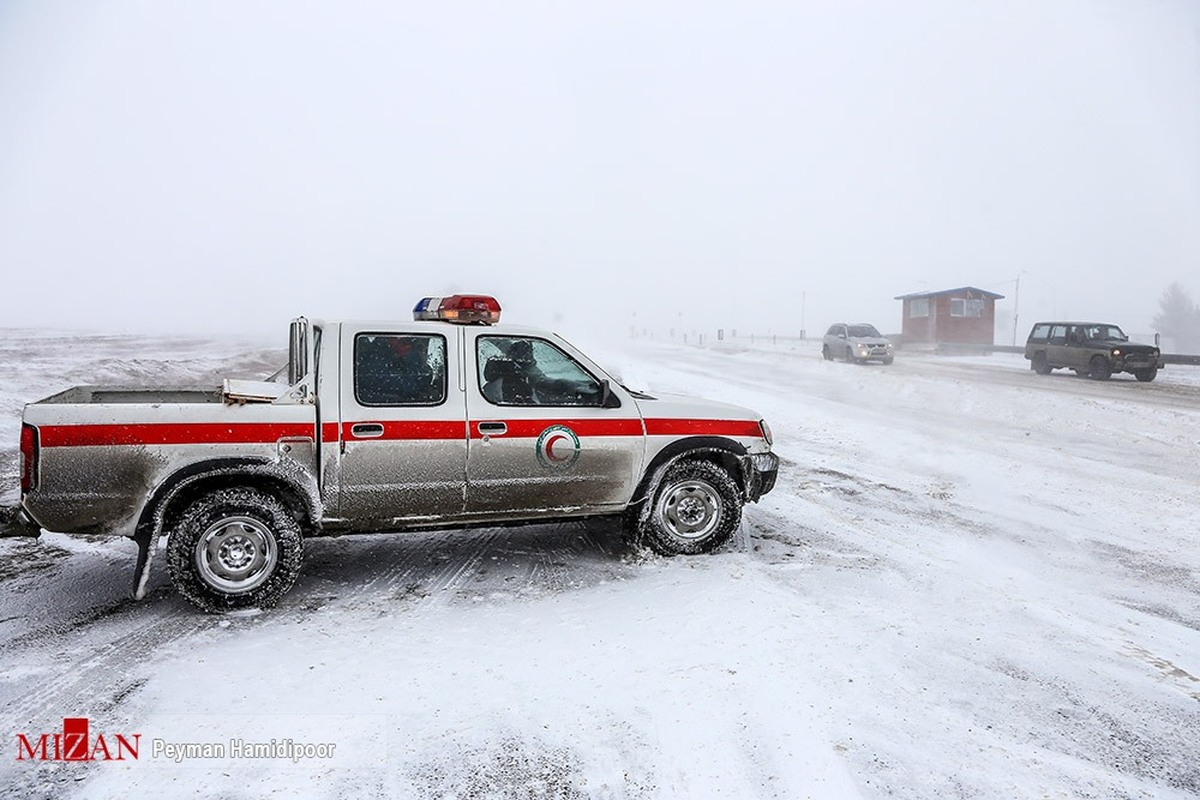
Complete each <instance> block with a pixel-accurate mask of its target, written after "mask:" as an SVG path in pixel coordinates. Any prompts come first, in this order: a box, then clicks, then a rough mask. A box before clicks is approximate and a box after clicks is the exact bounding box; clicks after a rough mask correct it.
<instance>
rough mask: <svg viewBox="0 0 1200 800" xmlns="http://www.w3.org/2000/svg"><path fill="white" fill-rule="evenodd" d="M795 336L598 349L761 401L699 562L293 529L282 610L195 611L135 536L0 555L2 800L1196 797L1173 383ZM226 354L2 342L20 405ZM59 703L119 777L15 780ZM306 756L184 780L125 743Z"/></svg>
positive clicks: (527, 532) (1189, 405) (542, 539)
mask: <svg viewBox="0 0 1200 800" xmlns="http://www.w3.org/2000/svg"><path fill="white" fill-rule="evenodd" d="M818 350H819V343H816V342H806V343H801V344H788V345H781V346H778V347H773V346H764V345H761V344H760V345H759V346H758V347H746V346H744V345H738V344H733V343H725V344H724V345H723V346H722V347H721V348H719V349H718V348H707V349H701V348H693V347H683V346H675V345H669V344H663V343H655V342H646V341H639V342H632V343H630V344H629V345H628V346H626V347H619V348H616V347H615V348H612V350H611V352H609V353H599V354H598V355H600V356H601V360H602V361H605V362H606V363H609V364H610V365H611V366H613V367H617V368H618V369H619V371H620V372H621V373H622V375H623V376H624V378H625V379H626V382H629V383H637V384H640V385H641V386H643V387H645V388H648V389H650V390H651V391H654V390H658V391H666V390H671V391H684V392H690V393H695V394H700V395H704V396H708V397H711V398H712V399H719V400H727V401H732V402H737V403H741V404H743V405H748V406H751V407H753V408H756V409H758V410H759V411H760V412H761V413H763V414H764V415H765V416H766V418H767V419H768V420H769V421H770V423H771V424H772V426H773V428H774V431H775V438H776V450H777V452H778V453H779V454H780V455H781V457H782V459H783V464H782V466H781V469H780V476H779V483H778V485H777V487H776V489H775V491H774V492H773V493H771V494H769V495H768V496H767V497H765V498H764V499H763V501H762V502H761V503H759V504H757V505H752V506H749V507H748V508H747V509H746V513H745V517H744V523H743V532H742V535H740V536H739V537H737V539H735V542H734V543H733V544H732V545H731V546H730V547H729V548H728V549H727V550H726V551H724V552H721V553H719V554H716V555H713V556H702V557H692V558H676V559H666V558H660V557H657V556H654V555H651V554H649V553H646V552H642V551H637V550H631V549H629V548H627V547H626V546H624V545H623V543H622V542H621V539H620V535H619V531H617V530H616V529H615V528H614V527H613V526H610V525H604V524H588V525H584V524H576V523H572V524H566V525H551V526H540V527H529V528H518V529H493V530H483V531H472V532H461V531H458V532H455V531H450V532H438V533H421V534H409V535H379V536H374V537H369V536H354V537H345V538H339V539H325V540H315V541H311V542H310V543H309V544H308V548H307V563H306V566H305V570H304V572H303V573H302V574H301V577H300V579H299V581H298V582H297V584H296V586H295V588H294V589H293V590H292V591H291V592H290V594H288V595H287V596H286V597H285V598H284V601H283V603H282V605H281V606H280V607H278V608H276V609H272V610H270V611H266V612H263V613H258V614H242V615H230V616H225V617H216V616H205V615H201V614H199V613H197V612H195V611H194V610H193V609H192V608H191V607H190V606H188V605H187V604H186V603H185V602H184V601H183V600H181V599H180V598H179V597H177V596H176V595H175V593H174V591H173V589H172V588H171V586H170V584H169V582H168V580H167V576H166V570H165V567H164V564H163V562H162V561H161V560H160V561H159V562H158V563H157V564H156V567H157V569H156V571H155V573H154V575H153V577H152V579H151V587H152V588H151V591H150V594H149V596H148V598H147V599H146V600H145V601H142V602H140V603H134V602H131V601H130V600H129V599H128V598H129V591H130V584H131V581H132V568H133V560H134V550H135V548H134V546H133V544H132V543H131V542H128V541H125V540H112V539H83V538H70V537H65V536H61V535H55V534H45V535H43V536H42V537H41V539H39V540H31V539H0V576H3V587H4V591H3V592H2V593H0V720H2V724H0V732H2V733H3V736H4V741H5V742H6V743H7V744H6V745H5V748H6V749H5V754H4V756H3V757H2V758H0V793H3V795H4V796H6V797H14V798H41V797H44V798H73V797H89V798H90V797H95V798H107V797H118V796H129V797H142V796H156V797H205V798H207V797H211V798H262V797H280V798H290V797H311V798H331V799H333V798H347V797H374V798H385V797H387V798H390V797H405V798H409V797H411V798H508V797H512V798H706V797H727V798H774V797H777V798H806V797H812V798H856V797H862V798H883V797H895V798H912V800H924V799H925V798H1047V797H1049V798H1076V797H1079V798H1085V797H1086V798H1185V797H1196V796H1197V795H1198V794H1200V677H1197V676H1200V533H1198V531H1200V493H1198V488H1200V458H1197V453H1198V450H1200V367H1183V366H1169V367H1168V368H1167V369H1166V370H1164V371H1163V372H1162V374H1161V375H1160V377H1159V380H1158V381H1156V382H1154V383H1151V384H1140V383H1137V382H1136V381H1134V380H1133V379H1132V377H1131V376H1119V377H1116V378H1114V379H1113V380H1111V381H1109V382H1106V383H1096V382H1092V381H1089V380H1085V379H1080V378H1076V377H1074V376H1072V375H1069V374H1061V373H1056V374H1054V375H1052V376H1046V377H1042V376H1037V375H1034V374H1033V373H1032V372H1030V371H1029V369H1028V367H1027V364H1026V362H1025V361H1024V360H1022V359H1021V358H1020V357H1019V356H1010V355H996V356H990V357H975V358H937V357H933V356H913V355H906V354H905V353H904V352H901V353H900V355H899V357H898V358H897V361H896V363H895V364H894V365H892V366H890V367H882V366H879V365H870V366H854V365H849V364H844V363H841V362H836V363H826V362H824V361H822V360H821V358H820V356H819V353H818ZM282 358H283V356H282V353H281V352H280V351H279V349H278V348H275V349H271V348H266V347H260V346H257V345H256V344H255V343H247V342H234V341H221V342H215V341H201V340H184V339H161V340H157V341H155V342H153V343H151V344H150V345H149V346H147V344H146V343H145V342H138V341H136V340H134V339H130V338H123V337H104V336H94V337H81V336H78V335H66V334H53V333H49V332H29V331H7V332H6V336H5V337H4V338H3V340H2V343H0V377H2V378H3V380H0V404H2V408H0V468H2V471H3V476H4V481H3V492H2V493H0V500H2V501H3V504H4V505H11V504H12V503H13V502H14V501H15V497H16V489H15V486H16V445H17V438H18V428H19V415H20V409H21V406H22V404H23V403H24V402H26V401H29V400H33V399H38V398H40V397H43V396H45V395H48V394H50V393H52V392H54V391H57V390H59V389H62V388H65V387H67V386H69V385H72V384H78V383H92V382H107V383H137V382H151V383H163V384H179V383H197V382H198V383H208V384H215V382H216V381H217V379H218V378H219V377H220V376H221V375H223V374H231V375H235V376H239V377H252V376H255V375H262V374H264V373H267V372H270V371H272V370H273V368H274V367H276V366H278V365H279V363H281V361H282ZM68 716H86V717H89V718H90V720H91V725H92V729H93V731H95V732H111V733H124V734H134V733H138V734H141V743H142V745H141V757H140V758H139V759H138V760H137V761H136V762H131V763H125V764H114V763H92V764H71V763H61V762H59V763H53V762H47V763H39V764H30V763H29V762H20V763H18V762H17V761H16V753H17V735H18V734H27V735H33V734H38V733H42V732H54V731H56V730H61V727H62V718H63V717H68ZM271 738H276V739H277V740H282V739H284V738H291V739H293V740H295V741H298V742H309V743H313V742H316V743H328V744H334V745H336V751H335V753H336V755H331V756H330V757H329V758H304V759H302V760H301V761H299V762H293V761H291V760H287V759H237V758H233V757H231V756H227V757H225V758H223V759H198V758H197V759H184V760H182V761H180V762H178V763H177V762H176V761H175V760H174V759H173V758H172V757H171V755H170V754H169V753H167V752H165V751H164V752H160V753H157V754H156V753H154V752H152V750H151V742H152V741H154V740H159V741H160V742H167V743H181V742H210V743H211V742H229V741H230V740H232V739H245V740H252V741H269V740H270V739H271Z"/></svg>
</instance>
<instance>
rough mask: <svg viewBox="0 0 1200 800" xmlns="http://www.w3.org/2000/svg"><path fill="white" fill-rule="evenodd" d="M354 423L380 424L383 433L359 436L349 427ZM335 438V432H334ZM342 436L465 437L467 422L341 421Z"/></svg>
mask: <svg viewBox="0 0 1200 800" xmlns="http://www.w3.org/2000/svg"><path fill="white" fill-rule="evenodd" d="M355 425H382V426H383V435H382V436H372V437H369V438H360V437H358V436H355V435H354V434H353V433H352V432H351V429H352V428H353V427H354V426H355ZM334 436H335V438H336V434H334ZM342 437H343V438H345V439H347V440H349V441H368V442H369V441H379V440H380V439H384V440H387V439H398V440H402V441H403V440H410V439H411V440H415V439H466V437H467V423H466V422H465V421H464V420H461V419H452V420H361V421H359V422H343V423H342Z"/></svg>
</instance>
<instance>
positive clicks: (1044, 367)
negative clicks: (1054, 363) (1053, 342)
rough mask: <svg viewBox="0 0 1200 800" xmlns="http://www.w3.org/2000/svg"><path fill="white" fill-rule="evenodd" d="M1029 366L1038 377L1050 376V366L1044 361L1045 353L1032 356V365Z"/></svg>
mask: <svg viewBox="0 0 1200 800" xmlns="http://www.w3.org/2000/svg"><path fill="white" fill-rule="evenodd" d="M1031 366H1032V367H1033V371H1034V372H1036V373H1037V374H1038V375H1049V374H1050V364H1049V363H1048V362H1047V361H1046V354H1045V353H1034V354H1033V363H1032V364H1031Z"/></svg>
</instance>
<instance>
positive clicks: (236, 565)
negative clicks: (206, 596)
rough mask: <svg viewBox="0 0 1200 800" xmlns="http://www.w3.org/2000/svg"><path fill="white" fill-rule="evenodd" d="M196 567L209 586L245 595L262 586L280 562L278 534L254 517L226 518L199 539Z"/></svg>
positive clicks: (212, 526) (210, 527) (228, 592)
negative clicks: (277, 544) (276, 536)
mask: <svg viewBox="0 0 1200 800" xmlns="http://www.w3.org/2000/svg"><path fill="white" fill-rule="evenodd" d="M195 560H196V570H197V571H198V572H199V574H200V577H201V579H203V580H204V582H205V583H207V584H208V585H209V586H212V587H214V588H216V589H220V590H221V591H223V592H225V593H227V594H242V593H245V592H249V591H252V590H254V589H256V588H258V587H259V586H261V585H262V583H263V582H264V581H266V580H267V578H269V577H271V573H272V572H274V571H275V565H276V564H277V563H278V561H279V549H278V547H277V546H276V544H275V536H274V535H273V534H272V533H271V531H270V529H269V528H267V526H266V525H263V524H262V523H261V522H259V521H258V520H256V519H254V518H252V517H226V518H224V519H222V520H220V521H218V522H216V523H214V524H212V525H210V526H209V528H208V530H206V531H205V532H204V534H203V535H202V536H201V537H200V540H199V541H198V542H196V552H195Z"/></svg>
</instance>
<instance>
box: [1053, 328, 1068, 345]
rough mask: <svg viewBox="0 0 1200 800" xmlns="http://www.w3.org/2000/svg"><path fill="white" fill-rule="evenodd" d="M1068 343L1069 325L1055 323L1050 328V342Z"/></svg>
mask: <svg viewBox="0 0 1200 800" xmlns="http://www.w3.org/2000/svg"><path fill="white" fill-rule="evenodd" d="M1066 343H1067V326H1066V325H1055V326H1054V327H1053V328H1051V329H1050V344H1066Z"/></svg>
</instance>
